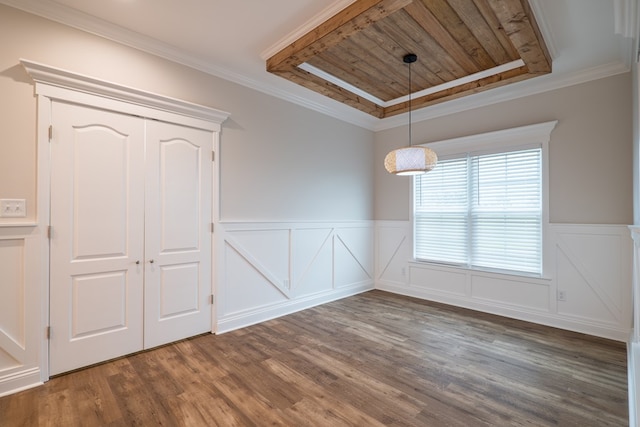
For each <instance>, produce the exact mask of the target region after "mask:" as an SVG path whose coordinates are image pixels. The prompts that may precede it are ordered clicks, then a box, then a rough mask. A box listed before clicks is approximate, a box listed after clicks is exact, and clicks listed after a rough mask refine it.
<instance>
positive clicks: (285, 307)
mask: <svg viewBox="0 0 640 427" xmlns="http://www.w3.org/2000/svg"><path fill="white" fill-rule="evenodd" d="M373 289H374V286H373V281H371V283H369V282H367V283H362V284H358V285H355V286H349V287H346V288H343V289H340V290H337V291H336V290H332V291H329V292H324V293H321V294H317V295H311V296H308V297H304V298H298V299H294V300H289V301H286V302H284V303H280V304H276V305H271V306H266V307H261V308H259V309H257V310H255V309H252V310H246V311H245V312H241V313H234V314H232V315H230V316H226V317H225V318H224V319H222V320H220V321H219V322H218V330H217V333H219V334H222V333H225V332H230V331H233V330H235V329H240V328H244V327H247V326H251V325H255V324H257V323H261V322H266V321H268V320H271V319H275V318H278V317H282V316H286V315H287V314H291V313H295V312H297V311H301V310H305V309H307V308H311V307H315V306H317V305H320V304H325V303H328V302H331V301H335V300H338V299H341V298H346V297H349V296H352V295H357V294H359V293H362V292H366V291H370V290H373Z"/></svg>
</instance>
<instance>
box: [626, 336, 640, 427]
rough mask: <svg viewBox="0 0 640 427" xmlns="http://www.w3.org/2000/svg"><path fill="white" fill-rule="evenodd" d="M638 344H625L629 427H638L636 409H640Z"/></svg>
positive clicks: (639, 349)
mask: <svg viewBox="0 0 640 427" xmlns="http://www.w3.org/2000/svg"><path fill="white" fill-rule="evenodd" d="M639 364H640V343H634V342H629V343H628V344H627V373H628V375H629V380H628V385H629V426H631V427H638V426H639V425H640V424H639V423H640V419H638V408H640V394H638V386H639V385H640V369H638V367H639V366H640V365H639Z"/></svg>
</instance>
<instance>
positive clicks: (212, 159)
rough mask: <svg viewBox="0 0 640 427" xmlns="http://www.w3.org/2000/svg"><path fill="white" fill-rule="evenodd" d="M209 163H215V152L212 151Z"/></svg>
mask: <svg viewBox="0 0 640 427" xmlns="http://www.w3.org/2000/svg"><path fill="white" fill-rule="evenodd" d="M211 161H212V162H215V161H216V152H215V151H212V152H211Z"/></svg>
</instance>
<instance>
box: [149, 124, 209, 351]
mask: <svg viewBox="0 0 640 427" xmlns="http://www.w3.org/2000/svg"><path fill="white" fill-rule="evenodd" d="M212 144H213V136H212V134H211V132H207V131H203V130H197V129H192V128H187V127H184V126H178V125H173V124H168V123H162V122H155V121H149V122H147V167H146V170H147V178H146V197H147V198H146V217H145V225H146V241H145V248H146V249H145V251H146V258H147V263H146V266H145V324H144V347H145V348H151V347H155V346H158V345H161V344H165V343H168V342H171V341H176V340H178V339H182V338H186V337H189V336H193V335H197V334H199V333H203V332H207V331H210V330H211V304H210V302H209V295H210V294H211V230H210V224H211V179H212V162H211V151H212ZM152 260H153V262H151V261H152Z"/></svg>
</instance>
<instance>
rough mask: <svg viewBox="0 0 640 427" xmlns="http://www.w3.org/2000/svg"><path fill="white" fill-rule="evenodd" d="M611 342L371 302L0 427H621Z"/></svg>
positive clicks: (113, 367) (88, 376) (437, 309)
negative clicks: (266, 426)
mask: <svg viewBox="0 0 640 427" xmlns="http://www.w3.org/2000/svg"><path fill="white" fill-rule="evenodd" d="M626 381H627V362H626V348H625V345H624V343H619V342H614V341H610V340H605V339H602V338H596V337H591V336H587V335H583V334H577V333H572V332H568V331H563V330H559V329H555V328H549V327H545V326H540V325H535V324H531V323H527V322H521V321H516V320H512V319H506V318H502V317H498V316H493V315H489V314H485V313H479V312H474V311H470V310H464V309H460V308H455V307H451V306H446V305H443V304H437V303H431V302H427V301H422V300H417V299H413V298H408V297H403V296H399V295H393V294H389V293H386V292H382V291H371V292H367V293H364V294H360V295H357V296H354V297H350V298H345V299H342V300H339V301H334V302H331V303H328V304H325V305H321V306H318V307H314V308H310V309H308V310H304V311H301V312H298V313H295V314H292V315H289V316H285V317H281V318H278V319H274V320H271V321H269V322H265V323H262V324H259V325H255V326H251V327H248V328H244V329H242V330H238V331H233V332H229V333H226V334H223V335H219V336H215V335H202V336H198V337H194V338H192V339H188V340H182V341H179V342H176V343H173V344H170V345H166V346H163V347H160V348H157V349H154V350H151V351H146V352H142V353H138V354H134V355H131V356H128V357H124V358H120V359H117V360H114V361H111V362H107V363H104V364H100V365H96V366H92V367H89V368H86V369H82V370H79V371H75V372H71V373H68V374H65V375H61V376H58V377H56V378H53V379H51V380H50V381H49V382H47V383H46V384H44V385H43V386H40V387H37V388H34V389H30V390H25V391H23V392H20V393H16V394H14V395H11V396H5V397H2V398H0V426H2V427H17V426H29V427H30V426H64V427H67V426H72V427H73V426H150V425H164V426H225V427H227V426H265V425H273V426H296V427H298V426H314V427H316V426H321V427H322V426H329V427H334V426H367V427H369V426H371V427H377V426H422V427H424V426H426V427H429V426H437V427H440V426H452V427H468V426H473V427H482V426H492V427H493V426H510V427H511V426H536V427H544V426H581V427H589V426H593V427H601V426H626V425H628V407H627V398H628V396H627V383H626Z"/></svg>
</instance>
